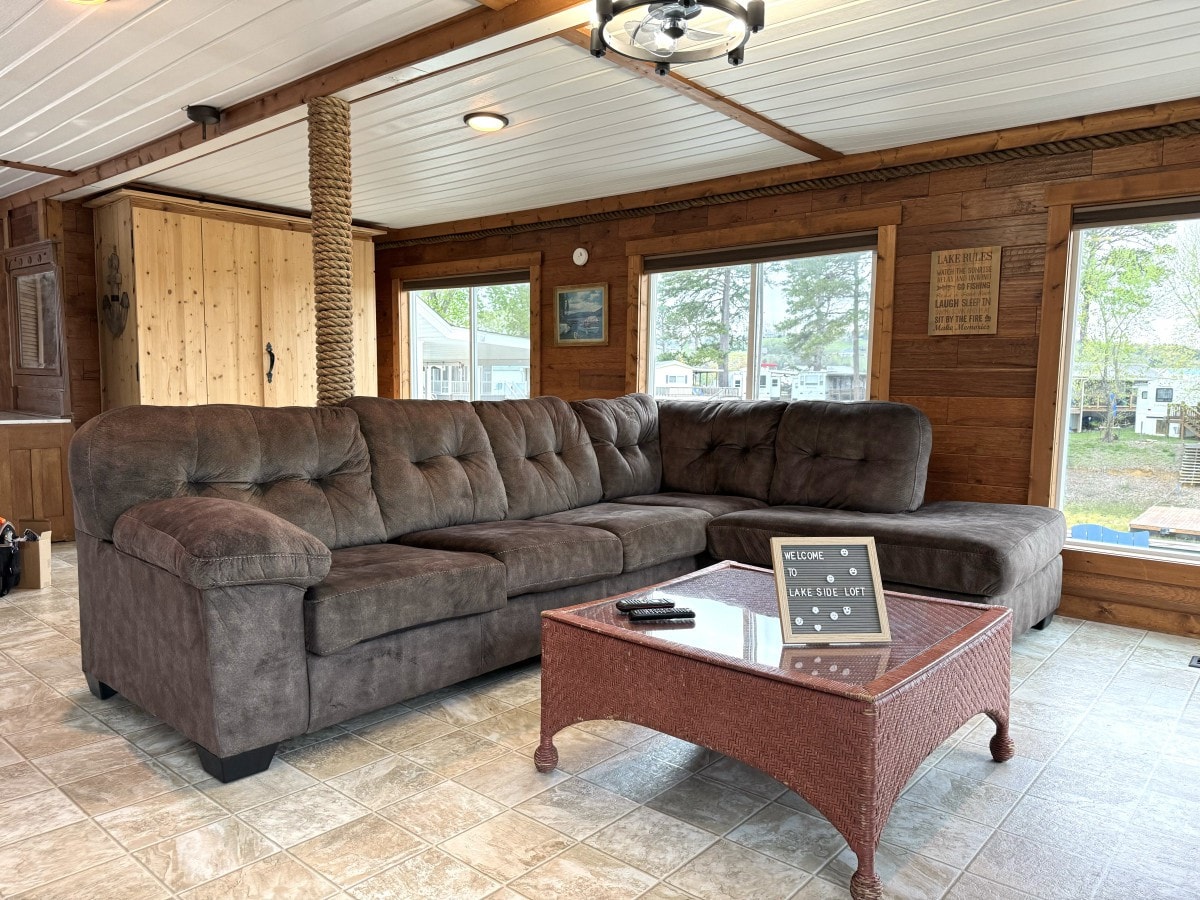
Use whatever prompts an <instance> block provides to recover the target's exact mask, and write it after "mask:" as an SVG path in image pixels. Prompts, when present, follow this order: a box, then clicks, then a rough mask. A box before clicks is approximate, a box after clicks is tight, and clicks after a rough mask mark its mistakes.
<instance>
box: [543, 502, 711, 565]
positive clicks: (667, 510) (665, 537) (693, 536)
mask: <svg viewBox="0 0 1200 900" xmlns="http://www.w3.org/2000/svg"><path fill="white" fill-rule="evenodd" d="M711 519H712V516H710V515H709V514H708V513H706V512H702V511H700V510H698V509H688V508H687V507H683V506H674V507H672V506H634V505H632V504H629V503H597V504H595V505H593V506H584V507H581V508H579V509H568V510H566V511H565V512H560V513H553V514H552V515H549V516H539V517H538V518H536V519H532V520H531V521H533V522H552V523H554V524H558V525H584V526H587V527H588V528H600V529H602V530H604V531H607V532H609V533H610V534H613V535H616V537H617V539H618V540H620V542H621V552H622V554H623V558H624V563H623V566H622V571H625V572H635V571H637V570H638V569H646V568H649V567H650V566H656V565H658V564H659V563H662V562H667V561H669V560H672V559H683V558H685V557H688V556H695V555H696V554H698V553H703V552H704V548H705V546H706V544H707V543H708V536H707V534H706V532H705V530H704V527H705V526H706V525H707V524H708V523H709V521H710V520H711Z"/></svg>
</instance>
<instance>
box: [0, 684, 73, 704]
mask: <svg viewBox="0 0 1200 900" xmlns="http://www.w3.org/2000/svg"><path fill="white" fill-rule="evenodd" d="M58 699H60V695H59V694H58V693H57V692H56V691H54V690H53V689H52V688H49V687H47V686H46V685H44V684H42V683H41V682H40V681H38V680H37V679H36V678H30V677H20V678H12V679H10V680H7V681H5V682H3V683H0V709H14V708H17V707H21V706H29V705H31V704H40V703H53V702H55V701H57V700H58Z"/></svg>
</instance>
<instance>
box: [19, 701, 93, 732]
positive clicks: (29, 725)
mask: <svg viewBox="0 0 1200 900" xmlns="http://www.w3.org/2000/svg"><path fill="white" fill-rule="evenodd" d="M89 718H91V716H89V715H88V714H87V713H86V712H84V711H83V710H82V709H80V708H79V707H78V706H76V705H75V704H74V703H72V702H71V701H70V700H68V699H67V698H66V697H58V696H56V697H54V698H53V699H49V700H46V701H44V702H41V703H32V704H30V705H28V706H16V707H12V708H9V709H5V710H0V735H13V734H20V733H21V732H23V731H30V730H31V729H34V728H45V727H46V726H48V725H67V724H70V723H71V722H78V721H80V720H83V719H89Z"/></svg>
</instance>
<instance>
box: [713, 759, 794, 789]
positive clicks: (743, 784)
mask: <svg viewBox="0 0 1200 900" xmlns="http://www.w3.org/2000/svg"><path fill="white" fill-rule="evenodd" d="M700 774H701V775H703V776H704V777H705V778H708V779H710V780H712V781H717V782H720V783H721V784H725V785H728V786H729V787H732V788H737V789H738V790H741V791H745V792H746V793H748V794H757V795H758V796H759V797H765V798H766V799H767V800H774V799H775V798H776V797H778V796H780V795H781V794H782V793H783V792H784V791H786V790H787V788H786V787H785V786H784V785H782V784H780V783H779V782H778V781H776V780H775V779H774V778H772V777H771V776H770V775H768V774H767V773H766V772H760V771H759V770H758V769H756V768H754V767H753V766H748V765H746V764H745V763H744V762H739V761H738V760H736V759H730V758H729V757H727V756H723V757H721V758H720V759H718V760H717V761H716V762H714V763H713V764H712V765H710V766H706V767H705V768H703V769H701V770H700Z"/></svg>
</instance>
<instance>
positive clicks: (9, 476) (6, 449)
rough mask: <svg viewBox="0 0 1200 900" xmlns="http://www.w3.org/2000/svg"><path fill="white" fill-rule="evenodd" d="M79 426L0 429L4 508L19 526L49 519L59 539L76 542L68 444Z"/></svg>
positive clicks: (0, 505) (0, 487)
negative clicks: (68, 473)
mask: <svg viewBox="0 0 1200 900" xmlns="http://www.w3.org/2000/svg"><path fill="white" fill-rule="evenodd" d="M74 433H75V427H74V426H73V425H72V424H70V423H69V422H63V423H55V424H44V425H43V424H26V423H22V424H12V425H4V426H0V509H3V510H4V512H5V514H6V516H7V517H8V518H11V519H15V520H16V521H17V524H18V525H19V526H21V527H24V525H23V523H24V522H25V521H27V520H29V519H42V520H49V521H50V528H51V530H52V531H53V532H54V539H55V540H60V541H62V540H67V541H69V540H74V538H75V518H74V511H73V508H72V506H71V492H70V489H69V487H68V485H69V481H68V476H67V445H68V444H70V442H71V435H72V434H74Z"/></svg>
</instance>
